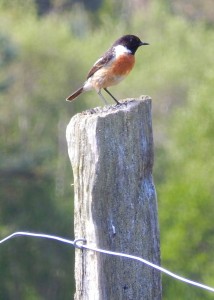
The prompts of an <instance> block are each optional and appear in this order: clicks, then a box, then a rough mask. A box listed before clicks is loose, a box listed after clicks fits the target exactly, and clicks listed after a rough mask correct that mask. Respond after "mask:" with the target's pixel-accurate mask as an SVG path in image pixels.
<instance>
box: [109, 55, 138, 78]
mask: <svg viewBox="0 0 214 300" xmlns="http://www.w3.org/2000/svg"><path fill="white" fill-rule="evenodd" d="M134 63H135V57H134V55H132V54H123V55H120V56H119V57H118V58H117V59H116V60H115V61H114V62H113V63H112V67H111V72H112V73H113V74H115V75H118V76H126V75H128V73H129V72H130V71H131V70H132V68H133V67H134Z"/></svg>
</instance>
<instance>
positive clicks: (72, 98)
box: [66, 87, 84, 101]
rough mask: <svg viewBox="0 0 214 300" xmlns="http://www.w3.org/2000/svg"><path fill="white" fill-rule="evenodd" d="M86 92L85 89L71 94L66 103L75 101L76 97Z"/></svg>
mask: <svg viewBox="0 0 214 300" xmlns="http://www.w3.org/2000/svg"><path fill="white" fill-rule="evenodd" d="M83 91H84V89H83V87H81V88H79V89H78V90H77V91H75V92H74V93H73V94H71V95H70V96H68V98H67V99H66V101H72V100H74V99H75V98H76V97H78V96H79V95H80V94H81V93H82V92H83Z"/></svg>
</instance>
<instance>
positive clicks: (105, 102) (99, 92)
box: [97, 90, 108, 105]
mask: <svg viewBox="0 0 214 300" xmlns="http://www.w3.org/2000/svg"><path fill="white" fill-rule="evenodd" d="M97 94H98V95H99V96H100V99H101V100H102V101H103V102H104V104H105V105H108V102H107V101H106V99H105V98H104V97H103V95H102V94H101V90H99V91H97Z"/></svg>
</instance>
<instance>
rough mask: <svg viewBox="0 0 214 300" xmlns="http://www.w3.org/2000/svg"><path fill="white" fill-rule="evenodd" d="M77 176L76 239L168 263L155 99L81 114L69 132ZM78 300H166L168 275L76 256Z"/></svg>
mask: <svg viewBox="0 0 214 300" xmlns="http://www.w3.org/2000/svg"><path fill="white" fill-rule="evenodd" d="M66 137H67V142H68V152H69V157H70V160H71V164H72V168H73V174H74V191H75V200H74V202H75V203H74V205H75V217H74V218H75V220H74V226H75V238H85V239H86V240H87V244H88V245H93V246H97V247H99V248H102V249H108V250H112V251H117V252H123V253H128V254H132V255H136V256H140V257H143V258H145V259H147V260H149V261H151V262H153V263H155V264H159V263H160V248H159V230H158V219H157V203H156V193H155V187H154V184H153V178H152V167H153V136H152V119H151V99H150V98H149V97H142V98H140V99H137V100H135V99H128V100H126V101H124V102H123V104H122V105H120V106H108V107H103V108H96V109H93V110H90V111H86V112H83V113H80V114H77V115H75V116H74V117H73V118H72V119H71V121H70V123H69V125H68V127H67V132H66ZM75 255H76V257H75V279H76V294H75V299H76V300H86V299H90V300H107V299H108V300H126V299H129V300H140V299H150V300H156V299H158V300H159V299H161V274H160V273H159V272H158V271H156V270H154V269H152V268H150V267H148V266H145V265H143V264H141V263H139V262H136V261H131V260H128V259H124V258H118V257H113V256H107V255H104V254H98V253H94V252H92V251H83V250H79V249H77V250H76V253H75Z"/></svg>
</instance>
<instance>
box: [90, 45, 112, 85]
mask: <svg viewBox="0 0 214 300" xmlns="http://www.w3.org/2000/svg"><path fill="white" fill-rule="evenodd" d="M114 56H115V54H114V52H113V51H109V50H108V51H107V52H106V53H105V54H104V55H103V56H102V57H100V58H99V59H98V60H97V61H96V62H95V64H94V65H93V67H92V68H91V70H90V71H89V72H88V76H87V79H88V78H89V77H91V76H92V75H94V73H95V72H97V71H98V70H99V69H100V68H102V67H103V66H106V65H107V64H108V63H109V62H110V61H111V60H112V59H113V58H114Z"/></svg>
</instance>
